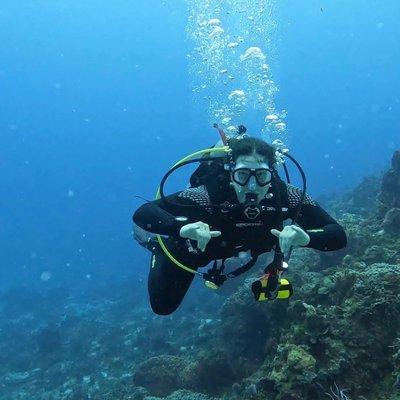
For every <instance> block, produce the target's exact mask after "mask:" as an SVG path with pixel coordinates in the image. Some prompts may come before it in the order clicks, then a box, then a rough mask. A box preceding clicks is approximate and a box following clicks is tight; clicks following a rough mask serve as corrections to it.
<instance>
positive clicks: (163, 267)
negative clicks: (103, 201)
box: [133, 181, 347, 315]
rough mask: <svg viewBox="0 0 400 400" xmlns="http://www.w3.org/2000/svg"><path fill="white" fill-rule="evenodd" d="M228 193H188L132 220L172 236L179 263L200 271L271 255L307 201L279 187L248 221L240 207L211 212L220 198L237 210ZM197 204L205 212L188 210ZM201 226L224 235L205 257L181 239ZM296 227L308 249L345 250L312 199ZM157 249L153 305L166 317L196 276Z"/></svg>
mask: <svg viewBox="0 0 400 400" xmlns="http://www.w3.org/2000/svg"><path fill="white" fill-rule="evenodd" d="M220 189H221V188H220ZM225 189H226V190H225V191H223V193H221V190H216V191H214V190H212V189H211V190H210V188H208V189H207V188H206V187H205V186H199V187H195V188H189V189H186V190H184V191H182V192H179V193H176V194H174V195H171V196H168V198H167V199H168V200H169V202H168V203H164V202H163V201H162V200H156V201H152V202H149V203H146V204H144V205H142V206H141V207H140V208H139V209H138V210H137V211H136V212H135V214H134V215H133V221H134V223H136V224H137V225H138V226H139V227H141V228H143V229H144V230H146V231H149V232H152V233H157V234H161V235H166V236H168V239H167V240H166V244H167V247H168V249H169V250H170V252H171V253H172V254H173V255H174V257H175V258H176V259H177V260H178V261H180V262H181V263H183V264H184V265H187V266H190V267H191V268H192V269H197V268H199V267H202V266H206V265H207V264H208V263H209V262H211V261H212V260H216V259H226V258H229V257H235V256H237V255H238V253H239V252H241V251H248V250H250V251H251V255H252V256H253V257H255V256H258V255H260V254H262V253H265V252H269V251H271V250H272V248H273V247H274V246H275V244H276V243H277V238H276V237H275V236H273V235H272V234H271V233H270V230H271V229H272V228H277V229H282V222H283V221H284V220H286V219H290V218H293V217H294V215H295V213H296V210H298V208H297V206H298V204H299V202H300V200H301V195H302V191H301V190H299V189H297V188H295V187H293V186H291V185H286V184H285V183H283V182H281V181H279V196H274V197H273V198H272V199H264V200H262V201H261V203H260V205H262V206H265V207H264V208H265V212H263V213H261V214H260V215H259V217H257V218H255V219H248V218H247V217H246V216H245V215H244V213H243V209H242V208H241V207H238V208H236V209H235V210H234V211H231V212H229V213H228V214H227V215H223V214H221V213H220V212H216V211H215V210H214V211H213V209H212V208H209V207H207V205H209V204H220V203H222V201H221V197H222V198H224V199H225V200H226V201H228V202H230V203H232V204H235V203H236V204H237V198H236V195H235V192H234V190H233V189H232V188H230V187H228V186H227V187H226V188H225ZM212 192H214V194H212ZM277 197H280V198H279V199H278V198H277ZM170 203H174V204H170ZM193 204H196V205H199V206H201V207H185V205H193ZM177 216H184V217H187V218H188V220H187V221H185V222H180V221H177V220H176V219H175V217H177ZM197 221H202V222H205V223H207V224H208V225H209V226H210V230H216V231H221V233H222V234H221V236H219V237H216V238H212V239H211V240H210V241H209V243H208V245H207V247H206V250H205V251H204V252H200V251H198V250H197V249H196V243H191V242H190V241H189V240H186V239H182V238H181V237H180V236H179V230H180V228H181V227H182V226H183V225H185V224H188V223H192V222H197ZM296 222H297V224H298V225H299V226H300V227H302V228H303V229H304V230H306V231H307V233H308V234H309V236H310V243H309V244H308V245H307V247H311V248H314V249H317V250H322V251H329V250H337V249H340V248H342V247H345V246H346V242H347V238H346V234H345V232H344V230H343V228H342V227H341V226H340V225H339V224H338V223H337V222H336V221H335V220H334V219H333V218H332V217H331V216H330V215H329V214H328V213H327V212H326V211H324V210H323V209H322V208H321V207H320V206H319V205H318V204H317V203H316V202H314V201H313V200H312V199H311V198H310V197H309V196H308V195H306V196H305V199H304V203H303V205H302V207H301V213H300V215H299V217H298V219H297V221H296ZM153 243H154V245H153V244H151V243H150V246H149V247H151V250H152V251H153V257H152V265H151V268H150V273H149V280H148V289H149V295H150V304H151V306H152V309H153V311H154V312H155V313H157V314H162V315H166V314H170V313H172V312H173V311H175V310H176V309H177V308H178V306H179V304H180V303H181V301H182V299H183V297H184V296H185V294H186V292H187V290H188V288H189V286H190V284H191V282H192V280H193V277H194V274H192V273H190V272H187V271H185V270H183V269H181V268H179V267H177V266H176V265H175V264H174V263H172V262H171V261H170V260H169V258H168V257H167V256H166V255H165V254H164V253H163V251H162V250H161V249H160V248H159V247H158V246H157V245H156V244H155V242H153Z"/></svg>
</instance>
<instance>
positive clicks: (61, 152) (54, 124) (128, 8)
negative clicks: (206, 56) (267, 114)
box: [0, 0, 400, 286]
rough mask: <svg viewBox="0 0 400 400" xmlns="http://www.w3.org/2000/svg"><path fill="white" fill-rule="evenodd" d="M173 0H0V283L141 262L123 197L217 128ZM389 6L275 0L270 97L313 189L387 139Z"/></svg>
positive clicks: (138, 270) (397, 80)
mask: <svg viewBox="0 0 400 400" xmlns="http://www.w3.org/2000/svg"><path fill="white" fill-rule="evenodd" d="M171 3H172V2H160V1H159V0H135V1H127V0H115V1H112V2H99V1H94V0H87V1H85V2H82V1H77V0H69V1H67V0H65V1H45V0H40V1H30V2H24V4H23V5H22V4H21V3H20V2H15V1H10V0H3V1H2V2H1V4H0V43H1V46H0V90H1V106H0V177H1V178H0V247H1V267H0V268H1V270H0V278H1V281H2V285H9V284H12V285H14V284H26V285H38V286H40V285H51V284H59V283H60V282H68V283H69V284H72V285H73V284H74V283H78V282H80V281H82V280H83V281H90V282H94V283H93V284H95V283H96V281H99V280H105V279H109V278H110V277H111V278H113V279H123V278H124V276H126V275H127V274H138V276H145V275H146V270H147V255H146V254H145V253H144V252H143V251H142V250H141V249H138V247H137V246H135V244H134V243H133V242H132V239H131V222H130V218H131V214H132V212H133V210H134V209H135V208H136V207H138V205H139V204H140V203H141V201H140V200H138V199H137V198H135V197H134V196H135V195H140V196H144V197H146V198H151V197H152V196H153V195H154V191H155V188H156V187H157V184H158V183H159V181H160V179H161V177H162V175H163V172H164V171H165V170H166V169H167V168H168V166H170V165H171V164H172V163H173V162H174V161H176V160H177V159H180V158H181V157H182V156H184V155H185V154H187V153H189V152H192V151H195V150H197V149H200V148H204V147H206V146H208V145H210V144H213V143H214V142H215V141H216V140H217V137H216V133H215V131H213V129H212V128H211V127H210V121H209V120H208V117H207V115H208V110H207V109H206V108H207V107H206V103H205V102H203V101H201V99H198V98H197V99H196V98H195V95H193V93H192V91H191V87H192V81H193V76H191V75H190V74H189V73H188V67H189V65H188V64H189V61H188V58H187V57H186V55H187V54H188V53H190V51H191V46H192V44H191V42H190V41H189V40H187V36H186V32H185V26H186V23H187V17H188V15H187V7H186V4H185V2H183V1H176V0H175V1H174V2H173V4H171ZM399 19H400V7H399V5H398V1H397V0H385V1H378V0H376V1H369V2H365V1H361V0H353V1H351V2H349V1H346V0H341V1H335V2H328V1H314V0H313V1H311V0H297V1H296V2H295V3H294V2H293V1H290V0H280V1H279V2H278V4H277V5H276V20H277V24H278V26H277V30H276V33H275V35H274V37H273V41H274V43H275V47H276V57H275V59H274V63H273V66H272V73H273V76H274V79H275V82H276V84H277V86H278V88H279V90H280V91H279V93H278V94H277V97H276V104H277V105H278V106H279V108H282V109H285V110H287V112H288V116H287V119H286V123H287V126H288V134H289V147H290V149H291V150H292V152H293V154H295V155H296V156H297V158H298V159H299V161H300V162H301V163H302V165H303V167H304V169H305V170H306V172H307V176H308V179H309V187H310V194H312V195H314V196H316V197H318V195H321V194H327V193H333V192H339V191H341V190H344V189H346V188H351V187H353V186H354V185H356V184H357V183H358V182H359V181H360V180H361V178H362V177H363V176H366V175H369V174H376V173H380V171H381V170H383V169H384V168H385V167H387V165H388V163H389V159H390V156H391V153H392V152H393V150H394V149H396V148H399V146H400V134H399V131H400V122H399V119H398V115H399V112H400V97H399V89H400V75H399V73H398V71H399V70H400V48H399V46H398V38H399V37H400V26H399V24H398V21H399ZM245 123H246V124H247V126H248V128H249V129H250V130H251V126H252V125H253V124H254V126H258V125H259V124H260V121H258V120H254V121H251V120H246V121H245ZM185 184H186V183H185V182H182V186H184V185H185ZM43 271H50V272H51V278H50V279H49V280H48V281H46V282H43V281H42V280H41V279H40V274H41V273H42V272H43Z"/></svg>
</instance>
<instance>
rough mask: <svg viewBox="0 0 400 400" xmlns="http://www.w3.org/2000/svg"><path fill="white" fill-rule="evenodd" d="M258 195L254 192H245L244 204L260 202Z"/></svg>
mask: <svg viewBox="0 0 400 400" xmlns="http://www.w3.org/2000/svg"><path fill="white" fill-rule="evenodd" d="M259 197H260V196H259V195H258V194H257V193H254V192H247V193H245V199H244V204H254V205H256V204H258V203H259V202H260V200H261V199H260V198H259Z"/></svg>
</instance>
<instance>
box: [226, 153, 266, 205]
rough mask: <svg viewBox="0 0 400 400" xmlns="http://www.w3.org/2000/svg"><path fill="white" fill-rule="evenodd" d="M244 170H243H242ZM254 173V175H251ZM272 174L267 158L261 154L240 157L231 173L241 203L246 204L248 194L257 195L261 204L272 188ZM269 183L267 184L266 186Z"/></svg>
mask: <svg viewBox="0 0 400 400" xmlns="http://www.w3.org/2000/svg"><path fill="white" fill-rule="evenodd" d="M242 168H243V169H242ZM250 171H252V173H250ZM271 177H272V176H271V172H270V169H269V167H268V163H267V162H266V160H265V158H264V157H263V156H261V155H260V154H257V153H255V154H252V155H250V156H239V157H238V158H237V160H236V164H235V168H234V169H233V171H232V172H231V182H232V186H233V188H234V189H235V192H236V196H237V198H238V201H239V203H242V204H244V203H245V202H246V194H248V193H251V194H256V195H257V203H259V202H260V201H261V200H262V199H263V198H264V197H265V196H266V194H267V193H268V190H269V188H270V187H271V184H270V182H271ZM266 182H268V183H267V184H265V183H266Z"/></svg>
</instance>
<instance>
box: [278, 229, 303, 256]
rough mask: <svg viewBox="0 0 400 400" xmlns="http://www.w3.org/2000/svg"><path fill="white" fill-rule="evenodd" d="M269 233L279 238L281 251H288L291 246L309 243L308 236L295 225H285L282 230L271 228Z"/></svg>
mask: <svg viewBox="0 0 400 400" xmlns="http://www.w3.org/2000/svg"><path fill="white" fill-rule="evenodd" d="M271 233H272V234H273V235H274V236H276V237H277V238H279V246H280V248H281V250H282V253H284V254H285V253H289V251H290V249H291V248H293V249H294V248H295V247H300V246H307V245H308V243H310V236H309V235H308V233H307V232H305V231H304V230H303V229H301V228H300V227H299V226H297V225H287V226H285V227H284V228H283V229H282V231H278V230H277V229H271Z"/></svg>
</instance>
